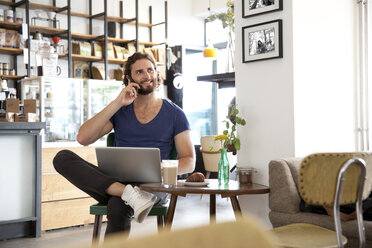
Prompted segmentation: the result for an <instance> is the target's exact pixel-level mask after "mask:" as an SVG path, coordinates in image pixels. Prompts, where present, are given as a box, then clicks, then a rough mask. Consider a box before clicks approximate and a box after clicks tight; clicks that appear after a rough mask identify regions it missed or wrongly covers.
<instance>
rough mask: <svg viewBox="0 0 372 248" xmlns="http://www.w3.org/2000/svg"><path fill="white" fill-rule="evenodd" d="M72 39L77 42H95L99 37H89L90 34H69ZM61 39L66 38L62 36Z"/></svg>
mask: <svg viewBox="0 0 372 248" xmlns="http://www.w3.org/2000/svg"><path fill="white" fill-rule="evenodd" d="M71 36H72V39H78V40H88V41H91V40H97V39H98V37H99V36H97V35H91V34H77V33H71ZM62 37H64V38H67V34H65V35H63V36H62Z"/></svg>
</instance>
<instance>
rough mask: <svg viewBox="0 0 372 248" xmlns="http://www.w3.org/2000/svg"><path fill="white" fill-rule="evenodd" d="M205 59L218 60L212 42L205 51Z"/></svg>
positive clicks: (209, 42)
mask: <svg viewBox="0 0 372 248" xmlns="http://www.w3.org/2000/svg"><path fill="white" fill-rule="evenodd" d="M203 56H204V58H217V51H216V48H214V47H213V46H212V43H211V41H210V40H209V41H208V47H207V48H205V49H204V51H203Z"/></svg>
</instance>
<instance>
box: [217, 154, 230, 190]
mask: <svg viewBox="0 0 372 248" xmlns="http://www.w3.org/2000/svg"><path fill="white" fill-rule="evenodd" d="M228 183H229V160H228V159H227V149H221V157H220V162H219V163H218V184H228Z"/></svg>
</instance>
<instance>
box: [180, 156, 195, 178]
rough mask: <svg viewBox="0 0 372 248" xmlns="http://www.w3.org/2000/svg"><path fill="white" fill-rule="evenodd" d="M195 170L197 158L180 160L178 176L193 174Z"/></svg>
mask: <svg viewBox="0 0 372 248" xmlns="http://www.w3.org/2000/svg"><path fill="white" fill-rule="evenodd" d="M194 169H195V158H194V157H184V158H180V159H178V175H182V174H186V173H192V172H193V171H194Z"/></svg>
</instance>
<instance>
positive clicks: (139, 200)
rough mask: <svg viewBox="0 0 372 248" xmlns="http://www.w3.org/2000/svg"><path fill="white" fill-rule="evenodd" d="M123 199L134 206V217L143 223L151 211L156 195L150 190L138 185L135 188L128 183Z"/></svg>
mask: <svg viewBox="0 0 372 248" xmlns="http://www.w3.org/2000/svg"><path fill="white" fill-rule="evenodd" d="M121 199H122V200H123V201H124V203H125V204H127V205H129V206H131V207H132V208H133V211H134V219H135V220H136V221H137V222H138V223H142V222H143V220H144V219H145V218H146V216H147V215H148V214H149V213H150V210H151V208H152V206H153V205H154V203H155V201H156V196H155V195H153V194H151V193H149V192H146V191H143V190H140V189H139V188H138V187H137V186H135V187H134V188H133V187H132V185H130V184H128V185H127V186H125V189H124V192H123V194H122V195H121Z"/></svg>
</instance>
